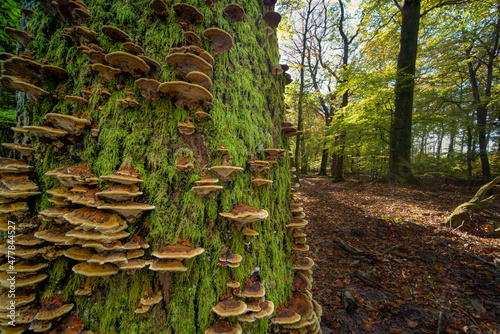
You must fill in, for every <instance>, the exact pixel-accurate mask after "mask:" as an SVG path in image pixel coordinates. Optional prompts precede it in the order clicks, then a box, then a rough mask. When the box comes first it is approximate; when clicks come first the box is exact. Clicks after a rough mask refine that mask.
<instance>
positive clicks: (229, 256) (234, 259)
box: [219, 250, 243, 263]
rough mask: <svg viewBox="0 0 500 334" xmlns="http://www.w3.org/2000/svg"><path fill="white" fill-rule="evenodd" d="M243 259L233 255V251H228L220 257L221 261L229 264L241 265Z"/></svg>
mask: <svg viewBox="0 0 500 334" xmlns="http://www.w3.org/2000/svg"><path fill="white" fill-rule="evenodd" d="M242 260H243V257H242V256H241V255H239V254H233V253H231V251H229V250H228V251H226V252H224V253H223V254H221V255H220V256H219V261H222V262H229V263H240V262H241V261H242Z"/></svg>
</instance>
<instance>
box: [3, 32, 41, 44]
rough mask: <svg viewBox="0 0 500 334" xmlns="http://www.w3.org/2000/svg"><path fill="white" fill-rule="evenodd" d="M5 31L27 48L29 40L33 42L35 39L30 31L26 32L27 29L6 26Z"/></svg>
mask: <svg viewBox="0 0 500 334" xmlns="http://www.w3.org/2000/svg"><path fill="white" fill-rule="evenodd" d="M3 31H5V33H6V34H7V35H8V36H9V37H10V38H12V39H13V40H15V41H16V42H18V43H19V44H21V45H22V46H24V47H25V48H27V47H28V44H29V42H31V41H32V40H33V39H34V37H33V35H31V34H30V33H28V32H26V31H21V30H18V29H14V28H10V27H5V28H4V30H3Z"/></svg>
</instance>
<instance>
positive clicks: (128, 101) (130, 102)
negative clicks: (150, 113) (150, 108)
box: [118, 97, 140, 109]
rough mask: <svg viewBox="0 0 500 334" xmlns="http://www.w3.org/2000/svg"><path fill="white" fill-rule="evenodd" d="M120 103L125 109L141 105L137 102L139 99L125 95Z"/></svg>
mask: <svg viewBox="0 0 500 334" xmlns="http://www.w3.org/2000/svg"><path fill="white" fill-rule="evenodd" d="M118 105H119V106H120V107H121V108H124V109H125V108H137V107H138V106H139V105H140V103H139V102H137V100H136V99H134V98H132V97H125V98H123V99H119V100H118Z"/></svg>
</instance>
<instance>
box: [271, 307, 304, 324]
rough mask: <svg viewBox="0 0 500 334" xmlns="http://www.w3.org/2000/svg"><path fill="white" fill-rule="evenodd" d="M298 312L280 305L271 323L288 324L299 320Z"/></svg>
mask: <svg viewBox="0 0 500 334" xmlns="http://www.w3.org/2000/svg"><path fill="white" fill-rule="evenodd" d="M300 318H301V316H300V314H298V313H297V312H295V311H294V310H293V309H292V308H290V307H285V306H280V307H278V309H277V310H276V316H275V317H274V318H273V323H275V324H279V325H289V324H294V323H296V322H299V321H300Z"/></svg>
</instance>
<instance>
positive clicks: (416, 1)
mask: <svg viewBox="0 0 500 334" xmlns="http://www.w3.org/2000/svg"><path fill="white" fill-rule="evenodd" d="M401 13H402V21H401V38H400V49H399V55H398V62H397V73H396V87H395V105H394V107H395V109H394V114H393V119H392V123H391V124H392V126H391V138H390V151H389V174H388V175H387V177H386V179H387V181H388V182H396V183H418V180H417V179H416V178H415V176H414V175H413V172H412V169H411V142H412V135H411V127H412V113H413V91H414V87H415V64H416V60H417V46H418V28H419V23H420V0H406V1H405V2H404V5H403V6H402V7H401Z"/></svg>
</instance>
